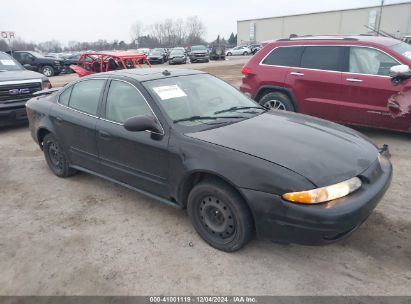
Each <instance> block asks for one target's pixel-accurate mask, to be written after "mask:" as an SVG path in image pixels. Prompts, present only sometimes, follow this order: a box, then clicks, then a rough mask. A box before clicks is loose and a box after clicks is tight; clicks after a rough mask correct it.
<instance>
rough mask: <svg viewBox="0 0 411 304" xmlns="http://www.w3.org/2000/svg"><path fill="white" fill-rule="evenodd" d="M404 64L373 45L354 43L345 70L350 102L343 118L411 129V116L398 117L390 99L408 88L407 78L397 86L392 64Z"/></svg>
mask: <svg viewBox="0 0 411 304" xmlns="http://www.w3.org/2000/svg"><path fill="white" fill-rule="evenodd" d="M399 64H401V63H400V62H398V61H397V60H396V59H394V58H393V57H391V56H390V55H389V54H387V53H385V52H383V51H382V50H378V49H375V48H371V47H362V46H351V47H350V48H349V51H348V52H347V66H348V68H347V72H345V73H343V77H342V82H343V88H344V90H343V92H344V98H345V101H346V106H345V107H344V108H343V109H342V111H341V112H340V116H341V117H340V120H341V121H343V122H346V123H352V124H358V125H364V126H371V127H380V128H387V129H394V130H400V131H408V130H409V129H410V125H411V116H410V115H409V114H408V115H404V116H399V117H395V115H392V114H393V113H392V112H391V111H394V112H395V110H396V109H395V108H393V109H390V108H389V107H388V103H389V100H390V99H391V98H392V97H393V96H396V95H397V94H399V93H400V92H402V91H403V90H404V86H405V84H406V82H402V83H400V84H399V85H397V86H394V85H393V84H392V82H391V78H390V77H389V72H390V68H391V67H392V66H394V65H399Z"/></svg>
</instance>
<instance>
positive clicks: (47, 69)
mask: <svg viewBox="0 0 411 304" xmlns="http://www.w3.org/2000/svg"><path fill="white" fill-rule="evenodd" d="M40 72H41V73H42V74H43V75H44V76H47V77H52V76H54V74H55V72H54V68H53V67H52V66H51V65H45V66H42V67H41V70H40Z"/></svg>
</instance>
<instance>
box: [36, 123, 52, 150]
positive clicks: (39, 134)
mask: <svg viewBox="0 0 411 304" xmlns="http://www.w3.org/2000/svg"><path fill="white" fill-rule="evenodd" d="M49 133H51V132H50V131H49V130H47V129H46V128H41V129H40V130H38V131H37V140H38V143H39V145H40V147H41V148H42V149H43V140H44V137H45V136H46V135H47V134H49Z"/></svg>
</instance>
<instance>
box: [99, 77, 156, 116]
mask: <svg viewBox="0 0 411 304" xmlns="http://www.w3.org/2000/svg"><path fill="white" fill-rule="evenodd" d="M139 115H149V116H152V115H153V113H152V111H151V109H150V107H149V106H148V104H147V102H146V100H145V99H144V97H143V95H142V94H141V93H140V92H139V91H138V90H137V89H136V88H135V87H134V86H132V85H131V84H129V83H126V82H123V81H119V80H113V81H111V84H110V89H109V91H108V95H107V104H106V118H107V119H108V120H111V121H114V122H118V123H124V122H125V121H126V120H127V119H128V118H130V117H134V116H139Z"/></svg>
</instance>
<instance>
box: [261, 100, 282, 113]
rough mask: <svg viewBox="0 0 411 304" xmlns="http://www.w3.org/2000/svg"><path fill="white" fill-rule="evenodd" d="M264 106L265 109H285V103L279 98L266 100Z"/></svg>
mask: <svg viewBox="0 0 411 304" xmlns="http://www.w3.org/2000/svg"><path fill="white" fill-rule="evenodd" d="M264 107H265V108H267V109H275V110H282V111H285V110H287V108H286V106H285V104H284V103H282V102H281V101H280V100H269V101H266V102H265V103H264Z"/></svg>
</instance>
